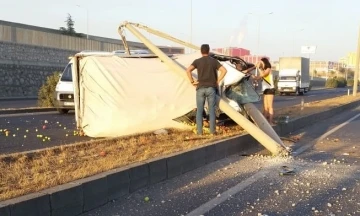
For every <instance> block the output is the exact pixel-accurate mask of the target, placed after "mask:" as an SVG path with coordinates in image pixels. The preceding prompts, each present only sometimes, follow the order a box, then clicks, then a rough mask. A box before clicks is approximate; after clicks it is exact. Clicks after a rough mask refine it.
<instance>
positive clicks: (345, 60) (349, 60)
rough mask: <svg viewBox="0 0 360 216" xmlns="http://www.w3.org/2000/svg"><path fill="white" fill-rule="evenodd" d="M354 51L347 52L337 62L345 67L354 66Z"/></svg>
mask: <svg viewBox="0 0 360 216" xmlns="http://www.w3.org/2000/svg"><path fill="white" fill-rule="evenodd" d="M355 61H356V53H355V52H349V53H348V54H347V55H346V56H344V57H342V58H340V59H339V62H340V63H342V64H344V65H345V66H344V67H346V68H355Z"/></svg>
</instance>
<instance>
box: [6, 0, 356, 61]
mask: <svg viewBox="0 0 360 216" xmlns="http://www.w3.org/2000/svg"><path fill="white" fill-rule="evenodd" d="M191 2H192V14H193V16H192V24H193V25H192V26H193V31H192V38H193V40H192V41H193V43H194V44H196V45H200V44H202V43H209V44H210V46H211V48H217V47H228V46H234V47H243V48H246V49H249V50H250V51H251V53H252V54H257V48H258V21H259V14H262V15H261V19H260V20H261V22H260V38H259V53H260V54H262V55H267V56H269V57H270V58H271V60H276V59H277V58H278V57H279V56H293V55H295V56H299V55H302V54H301V53H300V47H301V46H302V45H316V46H317V50H316V54H314V55H312V56H311V59H314V60H332V61H337V60H338V59H339V58H340V57H342V56H345V55H346V53H348V52H351V51H355V50H356V44H357V36H358V30H359V25H360V22H359V21H360V1H359V0H257V1H251V0H221V1H220V0H192V1H191V0H181V1H174V0H102V1H90V0H88V1H86V0H61V1H54V2H52V1H51V0H50V1H49V0H32V1H29V0H12V1H3V2H2V3H1V7H0V20H5V21H11V22H18V23H24V24H29V25H36V26H41V27H47V28H55V29H58V28H59V27H61V26H65V22H64V20H65V19H66V16H67V13H69V14H71V15H72V17H73V19H74V20H75V30H76V31H77V32H82V33H86V20H87V19H86V10H88V12H89V34H91V35H97V36H102V37H109V38H116V39H119V35H118V33H117V28H118V25H119V24H120V23H121V22H123V21H124V20H128V21H131V22H137V23H142V24H145V25H148V26H149V27H152V28H155V29H158V30H160V31H163V32H166V33H169V34H171V35H173V36H175V37H178V38H180V39H183V40H190V35H191V31H190V23H191V19H190V17H191V16H190V14H191V12H190V11H191V10H190V8H191ZM77 5H80V6H81V7H82V8H81V7H78V6H77ZM85 8H87V9H85ZM270 12H272V13H273V14H271V15H264V14H267V13H270ZM249 13H253V14H255V15H251V14H249ZM145 35H146V36H149V34H148V33H146V34H145ZM127 37H128V38H129V39H131V40H136V38H135V37H133V36H132V35H131V33H130V32H128V33H127ZM149 38H150V39H151V40H152V41H153V42H154V43H156V44H158V45H170V46H177V44H174V43H172V42H169V41H166V40H164V39H158V37H155V36H150V37H149ZM136 41H137V40H136Z"/></svg>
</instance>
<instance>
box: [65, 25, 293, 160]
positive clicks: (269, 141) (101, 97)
mask: <svg viewBox="0 0 360 216" xmlns="http://www.w3.org/2000/svg"><path fill="white" fill-rule="evenodd" d="M125 25H131V24H129V23H125ZM122 27H123V26H122ZM126 27H127V28H128V29H129V30H130V31H131V32H132V33H134V34H135V36H137V37H138V38H139V39H140V40H141V41H142V42H143V43H144V44H145V45H146V46H148V48H149V49H150V50H151V51H152V52H153V53H154V55H146V56H142V57H140V56H139V55H131V54H130V52H129V53H128V55H122V56H119V55H112V54H104V55H87V54H77V55H75V56H74V57H73V59H72V60H71V61H72V64H73V68H72V75H73V83H74V98H75V115H76V122H77V127H78V128H79V129H82V130H83V131H84V133H85V134H86V135H87V136H90V137H117V136H124V135H130V134H137V133H144V132H150V131H154V130H157V129H161V128H171V127H172V128H174V127H175V128H186V127H188V126H187V125H186V124H183V123H182V122H183V121H184V118H185V119H186V118H188V117H189V115H191V113H192V112H193V110H194V109H195V108H196V100H195V88H194V87H193V86H192V85H191V84H190V82H189V81H188V79H187V78H186V73H185V68H186V67H187V66H189V65H190V64H191V63H192V61H193V60H194V59H196V58H199V57H200V52H198V51H197V52H195V53H192V54H183V55H177V56H176V57H171V58H170V57H169V56H167V55H165V54H164V53H163V52H162V51H161V50H159V49H158V48H157V47H156V46H154V45H153V44H152V43H151V42H150V41H148V40H147V39H146V38H145V37H143V36H142V35H141V34H140V32H138V31H137V30H136V29H135V28H134V27H133V26H126ZM123 40H124V38H123ZM183 43H185V42H183ZM125 48H127V47H126V45H125ZM212 57H213V58H215V59H217V60H218V61H220V62H221V64H222V65H224V66H225V67H226V68H227V70H228V73H227V75H226V77H225V78H224V83H223V87H222V88H221V89H220V97H219V98H218V100H219V108H220V110H222V111H223V112H224V113H225V114H226V115H227V116H229V117H230V118H232V119H233V120H234V121H235V122H237V123H238V124H240V126H242V127H243V128H244V129H245V130H247V131H248V132H249V133H250V134H251V135H252V136H253V137H254V138H255V139H256V140H258V141H259V142H260V143H261V144H262V145H264V146H265V147H266V148H267V149H268V150H269V151H270V152H272V153H273V154H275V155H279V154H281V155H284V154H288V151H287V150H286V149H285V147H284V145H283V143H282V142H281V140H280V138H279V137H278V136H277V134H276V133H275V131H274V130H273V129H272V127H271V126H270V125H269V124H268V123H267V121H266V120H265V118H264V117H263V116H262V115H261V113H260V112H259V111H258V110H257V109H256V108H255V107H254V106H253V105H252V102H256V101H258V100H259V99H260V97H259V95H258V94H257V93H256V92H255V91H254V89H253V88H252V86H251V85H250V84H249V83H248V82H247V79H248V76H247V75H246V74H244V73H242V72H239V71H237V70H236V69H235V67H234V65H233V63H235V62H238V63H241V64H243V67H245V68H246V67H248V66H249V65H247V63H246V62H244V61H243V60H241V59H240V58H232V57H230V56H223V55H219V54H215V53H212ZM196 73H197V72H196V70H195V71H194V72H193V76H194V77H196ZM249 119H250V120H251V121H250V120H249ZM254 123H255V124H254Z"/></svg>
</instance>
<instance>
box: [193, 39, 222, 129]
mask: <svg viewBox="0 0 360 216" xmlns="http://www.w3.org/2000/svg"><path fill="white" fill-rule="evenodd" d="M209 52H210V46H209V45H208V44H203V45H201V55H202V57H201V58H198V59H196V60H195V61H194V62H193V63H192V64H191V65H190V66H189V67H188V69H187V70H186V72H187V75H188V77H189V80H190V82H191V83H192V84H193V85H194V86H196V106H197V112H196V128H197V134H199V135H202V134H203V115H202V113H203V110H204V105H205V100H206V99H207V101H208V106H209V121H210V133H211V134H215V132H216V125H215V124H216V119H215V118H216V116H215V109H216V91H217V88H218V86H219V83H220V82H221V81H222V79H223V78H224V76H225V74H226V72H227V71H226V69H225V68H224V67H223V66H222V65H221V64H220V63H219V62H218V61H217V60H216V59H214V58H212V57H210V56H209ZM194 69H197V73H198V80H197V81H194V79H193V77H192V74H191V72H192V71H193V70H194ZM218 70H219V71H220V76H219V77H218V74H217V71H218Z"/></svg>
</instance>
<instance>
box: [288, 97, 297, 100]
mask: <svg viewBox="0 0 360 216" xmlns="http://www.w3.org/2000/svg"><path fill="white" fill-rule="evenodd" d="M293 99H295V98H294V97H292V98H286V100H293Z"/></svg>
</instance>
